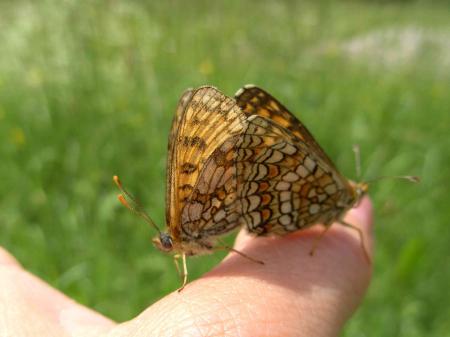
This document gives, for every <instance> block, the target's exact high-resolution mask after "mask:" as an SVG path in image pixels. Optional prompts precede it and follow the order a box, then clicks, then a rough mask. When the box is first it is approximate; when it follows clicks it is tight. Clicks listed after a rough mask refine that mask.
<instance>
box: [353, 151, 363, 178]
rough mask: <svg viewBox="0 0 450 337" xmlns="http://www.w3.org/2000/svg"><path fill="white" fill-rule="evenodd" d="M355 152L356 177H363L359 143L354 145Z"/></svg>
mask: <svg viewBox="0 0 450 337" xmlns="http://www.w3.org/2000/svg"><path fill="white" fill-rule="evenodd" d="M353 153H354V154H355V169H356V178H357V179H358V180H360V179H361V151H360V148H359V145H358V144H354V145H353Z"/></svg>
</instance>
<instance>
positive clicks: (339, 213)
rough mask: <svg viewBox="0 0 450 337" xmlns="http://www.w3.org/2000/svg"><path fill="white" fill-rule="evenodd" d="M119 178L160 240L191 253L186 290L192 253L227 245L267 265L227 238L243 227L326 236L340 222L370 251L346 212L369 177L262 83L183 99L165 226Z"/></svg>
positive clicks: (171, 154)
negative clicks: (357, 174)
mask: <svg viewBox="0 0 450 337" xmlns="http://www.w3.org/2000/svg"><path fill="white" fill-rule="evenodd" d="M114 181H115V182H116V184H117V186H118V187H119V188H120V190H121V191H122V193H121V194H120V195H119V200H120V201H121V202H122V203H123V204H124V205H125V206H127V207H128V208H129V209H131V210H132V211H134V212H135V213H137V214H138V215H140V216H141V217H143V218H144V219H145V220H146V221H147V222H149V223H150V224H152V225H153V226H154V227H155V228H156V229H157V231H158V236H157V237H156V238H155V239H154V240H153V243H154V245H155V246H156V247H157V248H158V249H160V250H162V251H164V252H173V253H175V257H176V258H177V259H178V258H181V259H182V263H183V271H182V273H181V275H182V276H183V285H182V287H181V288H180V290H181V289H182V288H183V287H184V286H185V284H186V282H187V267H186V256H192V255H200V254H207V253H211V252H213V251H214V250H216V249H227V250H230V251H233V252H236V253H238V254H240V255H242V256H244V257H246V258H248V259H250V260H252V261H254V262H258V263H263V262H262V261H259V260H256V259H253V258H252V257H250V256H248V255H246V254H244V253H242V252H240V251H236V250H234V249H233V248H231V247H228V246H227V245H225V244H223V243H222V242H221V241H220V237H221V236H223V235H225V234H227V233H229V232H231V231H233V230H235V229H237V228H241V227H242V226H244V227H245V228H246V229H247V230H248V232H250V233H253V234H255V235H257V236H265V235H285V234H288V233H291V232H295V231H297V230H301V229H304V228H308V227H310V226H312V225H315V224H323V225H325V230H324V231H323V232H322V235H323V233H325V232H326V230H327V229H328V228H329V227H330V225H331V224H332V223H333V222H336V221H337V222H339V223H341V224H343V225H345V226H348V227H351V228H354V229H356V230H357V231H358V233H359V234H360V239H361V246H362V248H363V251H364V253H365V255H366V257H367V258H368V255H367V251H366V249H365V247H364V239H363V237H362V232H361V230H360V229H359V228H358V227H355V226H353V225H351V224H349V223H346V222H344V221H343V219H342V218H343V216H344V214H345V213H346V212H347V211H348V210H349V209H350V208H352V207H353V206H354V205H356V204H357V203H358V202H359V201H360V200H361V198H362V196H363V195H364V194H365V193H366V192H367V190H368V185H367V183H364V182H362V183H355V182H353V181H351V180H348V179H346V178H345V177H344V176H342V175H341V174H340V173H339V171H338V170H337V169H336V167H335V165H334V164H333V162H332V161H331V160H330V159H329V157H328V156H327V155H326V153H325V152H324V151H323V150H322V148H321V147H320V146H319V145H318V143H317V142H316V141H315V139H314V138H313V136H312V135H311V133H310V132H309V131H308V130H307V129H306V127H305V126H304V125H303V124H302V123H301V122H300V121H299V120H298V119H297V118H296V117H295V116H294V115H293V114H292V113H291V112H289V110H288V109H287V108H285V107H284V106H283V105H282V104H281V103H280V102H279V101H277V100H276V99H275V98H274V97H272V96H271V95H270V94H269V93H267V92H266V91H264V90H263V89H261V88H258V87H256V86H253V85H247V86H245V87H243V88H242V89H240V90H239V91H238V92H237V93H236V95H235V97H234V99H233V98H230V97H227V96H226V95H224V94H223V93H221V92H220V91H219V90H217V89H216V88H214V87H211V86H203V87H200V88H198V89H190V90H187V91H186V92H185V93H184V94H183V95H182V97H181V98H180V100H179V103H178V106H177V109H176V115H175V117H174V119H173V122H172V128H171V131H170V136H169V145H168V159H167V185H166V222H167V231H166V232H162V231H160V230H159V229H158V227H157V226H156V225H155V224H154V223H153V221H152V220H151V219H150V217H149V216H148V215H147V213H145V211H144V210H143V207H142V206H141V204H140V203H139V202H138V201H137V200H136V199H135V198H134V197H133V196H132V195H131V194H130V193H129V192H128V191H127V190H126V189H125V188H124V187H123V185H122V183H121V182H120V180H119V178H118V177H117V176H115V177H114ZM322 235H321V236H320V237H322ZM320 237H319V238H320ZM218 243H219V244H218ZM314 249H315V246H314V248H313V250H312V252H313V251H314ZM177 266H178V264H177ZM177 268H178V267H177Z"/></svg>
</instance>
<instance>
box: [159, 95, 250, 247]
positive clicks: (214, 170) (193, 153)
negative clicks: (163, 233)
mask: <svg viewBox="0 0 450 337" xmlns="http://www.w3.org/2000/svg"><path fill="white" fill-rule="evenodd" d="M179 110H180V116H179V117H177V118H176V120H177V121H178V122H177V123H176V124H174V128H175V129H174V130H172V132H171V137H172V139H171V142H172V145H171V149H170V153H171V155H170V156H171V158H170V163H169V166H168V176H169V177H171V178H170V179H169V180H168V183H170V184H171V185H172V186H169V187H168V188H167V190H168V191H169V192H168V203H167V207H168V210H167V214H168V217H167V219H168V222H169V232H170V233H171V235H172V236H173V238H174V240H179V239H180V237H181V236H188V237H194V236H195V235H198V233H199V232H200V231H201V230H202V227H203V226H204V225H205V222H207V220H205V219H204V214H203V213H204V212H205V210H204V208H203V207H204V205H203V204H200V202H199V200H196V199H197V198H201V195H203V199H204V200H206V199H208V200H209V201H211V202H213V200H214V198H213V195H214V193H215V190H214V191H212V190H211V188H210V187H209V186H207V187H205V185H208V184H209V185H211V183H212V182H214V181H215V179H219V178H218V177H219V176H220V172H222V173H223V174H224V175H228V174H229V173H230V172H229V166H230V163H228V162H226V161H224V160H226V158H223V157H221V156H220V155H219V154H218V153H219V152H220V150H221V149H222V150H224V151H225V150H226V146H227V143H226V142H227V140H229V139H230V137H233V135H237V134H240V133H241V132H242V129H243V126H244V124H245V119H246V116H245V114H243V113H242V111H241V109H240V108H239V107H238V106H237V105H236V102H235V101H234V100H233V99H232V98H229V97H227V96H225V95H223V94H222V93H221V92H219V91H218V90H217V89H216V88H213V87H200V88H199V89H197V90H195V91H192V92H191V93H190V94H187V96H186V100H183V99H182V101H181V106H180V107H179ZM222 146H223V147H222ZM222 152H223V151H222ZM225 152H226V151H225ZM227 170H228V171H227ZM220 181H221V180H220V179H219V182H220ZM227 184H228V185H227V186H216V187H217V188H218V189H220V188H222V187H223V188H228V191H230V190H229V188H230V186H229V185H230V184H232V183H231V182H227ZM234 185H235V184H234ZM205 192H206V193H205ZM226 192H227V191H226ZM213 206H214V205H211V211H212V212H214V210H215V208H212V207H213ZM216 218H219V217H218V216H216Z"/></svg>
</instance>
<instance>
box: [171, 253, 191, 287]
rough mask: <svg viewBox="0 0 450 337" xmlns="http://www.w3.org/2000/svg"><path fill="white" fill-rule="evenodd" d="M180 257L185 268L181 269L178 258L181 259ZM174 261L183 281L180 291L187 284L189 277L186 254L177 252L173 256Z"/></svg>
mask: <svg viewBox="0 0 450 337" xmlns="http://www.w3.org/2000/svg"><path fill="white" fill-rule="evenodd" d="M180 258H181V261H182V263H183V270H180V266H179V265H178V259H180ZM173 261H174V262H175V267H176V268H177V272H178V275H180V277H181V279H182V282H183V283H182V285H181V287H180V288H179V289H178V292H180V291H181V290H183V289H184V287H185V286H186V283H187V277H188V272H187V266H186V254H181V255H180V254H175V255H174V256H173Z"/></svg>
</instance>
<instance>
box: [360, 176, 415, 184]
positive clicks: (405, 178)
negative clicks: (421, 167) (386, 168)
mask: <svg viewBox="0 0 450 337" xmlns="http://www.w3.org/2000/svg"><path fill="white" fill-rule="evenodd" d="M384 179H402V180H407V181H410V182H412V183H419V182H420V177H418V176H381V177H376V178H373V179H370V180H367V181H366V183H367V184H371V183H373V182H375V181H379V180H384Z"/></svg>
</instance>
